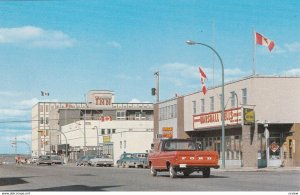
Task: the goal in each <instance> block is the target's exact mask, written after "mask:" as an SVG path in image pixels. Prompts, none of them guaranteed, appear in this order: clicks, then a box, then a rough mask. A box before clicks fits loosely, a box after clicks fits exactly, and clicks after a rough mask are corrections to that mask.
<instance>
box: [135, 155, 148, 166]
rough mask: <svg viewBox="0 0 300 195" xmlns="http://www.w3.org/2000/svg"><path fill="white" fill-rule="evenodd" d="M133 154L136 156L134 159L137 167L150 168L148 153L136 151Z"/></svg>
mask: <svg viewBox="0 0 300 195" xmlns="http://www.w3.org/2000/svg"><path fill="white" fill-rule="evenodd" d="M133 156H135V157H136V159H134V160H133V161H134V163H135V167H136V168H138V167H141V168H148V153H134V154H133Z"/></svg>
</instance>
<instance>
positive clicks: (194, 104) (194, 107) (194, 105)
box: [192, 101, 197, 114]
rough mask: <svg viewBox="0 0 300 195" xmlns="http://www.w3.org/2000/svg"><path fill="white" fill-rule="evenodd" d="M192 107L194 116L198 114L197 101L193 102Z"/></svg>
mask: <svg viewBox="0 0 300 195" xmlns="http://www.w3.org/2000/svg"><path fill="white" fill-rule="evenodd" d="M192 105H193V114H196V106H197V105H196V101H193V102H192Z"/></svg>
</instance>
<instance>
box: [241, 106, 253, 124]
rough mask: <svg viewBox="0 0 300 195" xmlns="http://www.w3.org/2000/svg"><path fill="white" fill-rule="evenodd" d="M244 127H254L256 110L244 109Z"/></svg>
mask: <svg viewBox="0 0 300 195" xmlns="http://www.w3.org/2000/svg"><path fill="white" fill-rule="evenodd" d="M243 118H244V125H252V124H254V123H255V114H254V109H250V108H244V117H243Z"/></svg>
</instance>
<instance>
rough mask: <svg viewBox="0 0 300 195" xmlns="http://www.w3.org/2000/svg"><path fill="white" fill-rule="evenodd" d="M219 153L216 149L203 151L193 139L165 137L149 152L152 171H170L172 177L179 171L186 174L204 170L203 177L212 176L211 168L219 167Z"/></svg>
mask: <svg viewBox="0 0 300 195" xmlns="http://www.w3.org/2000/svg"><path fill="white" fill-rule="evenodd" d="M218 160H219V155H218V153H217V152H216V151H201V150H199V147H198V145H197V143H196V142H195V141H193V140H191V139H164V140H161V141H160V143H159V144H158V146H157V148H155V150H154V151H152V152H150V153H149V156H148V161H149V166H150V173H151V175H152V176H156V175H157V172H160V171H168V172H169V175H170V177H171V178H175V177H177V173H178V172H182V173H183V175H184V176H189V175H190V174H191V173H193V172H195V171H197V172H199V171H202V173H203V177H209V176H210V168H219V165H218Z"/></svg>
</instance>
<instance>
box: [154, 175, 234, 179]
mask: <svg viewBox="0 0 300 195" xmlns="http://www.w3.org/2000/svg"><path fill="white" fill-rule="evenodd" d="M157 177H170V176H169V175H158V176H157ZM201 178H203V179H209V178H228V177H227V176H219V175H210V177H208V178H204V177H203V176H202V175H189V176H184V175H177V177H176V178H175V179H201Z"/></svg>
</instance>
